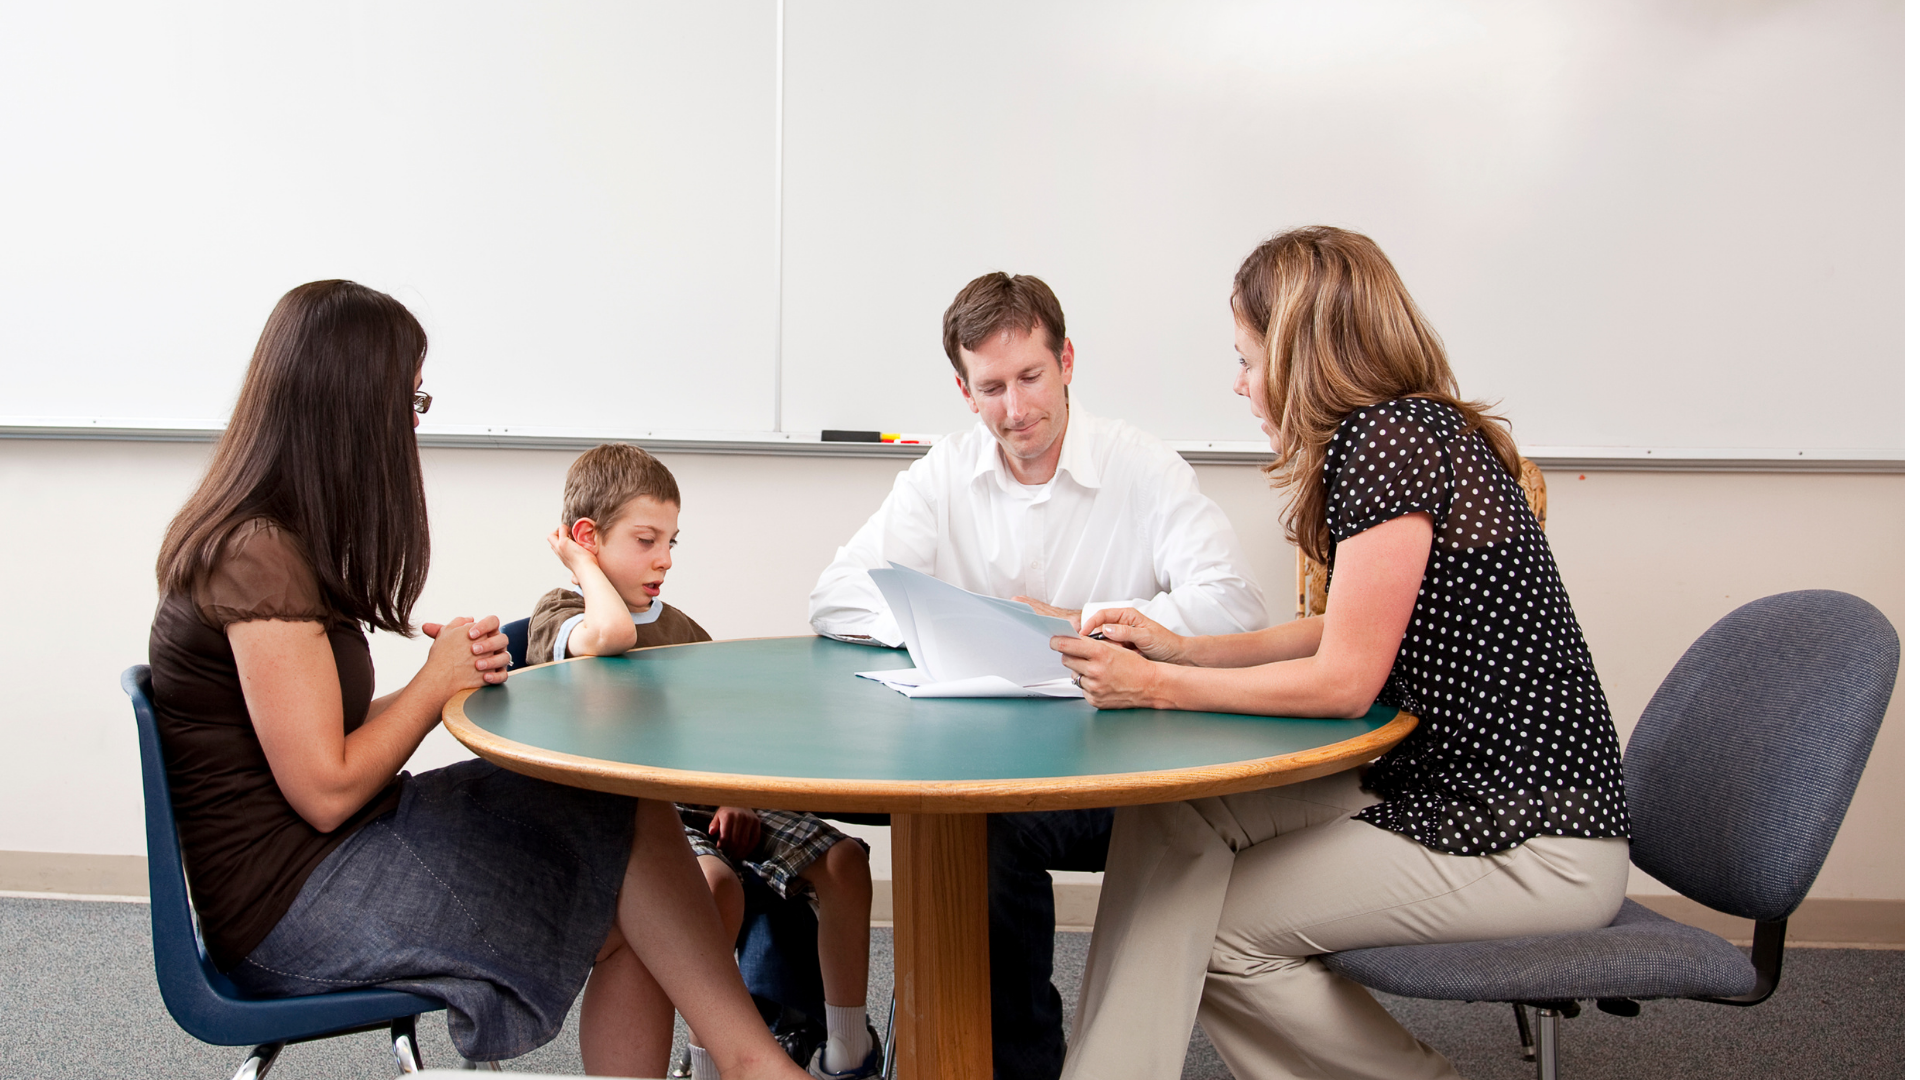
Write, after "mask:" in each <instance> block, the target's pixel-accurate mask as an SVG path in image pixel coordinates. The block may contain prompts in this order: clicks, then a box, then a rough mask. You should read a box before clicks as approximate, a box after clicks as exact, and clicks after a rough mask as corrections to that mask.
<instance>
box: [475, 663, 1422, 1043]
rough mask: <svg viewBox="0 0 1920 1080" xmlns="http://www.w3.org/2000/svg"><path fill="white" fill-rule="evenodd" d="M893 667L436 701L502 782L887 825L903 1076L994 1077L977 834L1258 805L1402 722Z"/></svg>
mask: <svg viewBox="0 0 1920 1080" xmlns="http://www.w3.org/2000/svg"><path fill="white" fill-rule="evenodd" d="M911 666H912V661H911V660H910V659H908V657H907V655H906V653H904V652H899V651H895V650H886V649H874V648H869V647H865V646H860V645H848V644H845V643H842V642H838V641H833V640H830V639H827V638H817V637H798V638H761V639H749V640H743V641H716V642H703V643H700V644H696V645H670V646H665V647H662V648H656V649H641V650H637V651H635V652H631V653H627V654H626V655H624V656H617V657H599V658H583V659H578V660H568V661H563V662H561V663H557V664H542V665H539V666H537V667H531V668H526V669H522V670H519V671H516V672H514V673H513V675H512V677H511V678H510V679H508V681H507V682H506V683H503V684H501V685H499V686H489V687H483V688H481V689H479V690H470V691H465V692H463V693H461V694H458V695H456V696H455V697H454V698H453V699H452V700H451V701H449V702H448V703H447V706H446V709H445V712H444V719H445V721H446V725H447V729H448V730H449V731H451V732H452V733H453V735H454V737H455V738H457V739H459V740H460V741H461V742H463V743H465V744H466V745H467V746H468V747H470V748H471V749H472V750H473V751H474V752H475V753H477V754H479V755H480V756H481V757H483V758H486V759H487V760H489V761H492V762H494V763H496V764H498V765H501V766H503V767H505V768H509V769H513V770H515V771H517V772H522V773H526V774H528V775H532V776H539V777H543V778H545V779H548V780H553V781H556V782H558V783H563V784H570V785H573V786H576V787H586V788H594V789H597V790H600V791H612V792H619V793H621V794H627V795H638V796H642V797H645V798H654V799H671V800H674V801H676V802H689V803H709V804H718V805H725V806H761V807H779V808H782V809H804V810H816V811H883V812H888V813H891V814H892V815H893V817H892V821H893V861H894V882H893V889H894V894H893V909H894V980H895V981H894V997H895V1000H896V1020H895V1033H896V1034H895V1054H896V1056H897V1060H898V1062H899V1073H898V1075H899V1076H900V1077H902V1078H903V1080H930V1078H934V1077H940V1078H948V1077H951V1078H956V1080H958V1078H969V1080H972V1078H979V1080H988V1078H990V1077H991V1076H992V1073H993V1065H992V1031H991V1021H990V1008H989V1005H990V1003H989V998H988V989H987V959H986V958H987V818H986V815H987V814H990V813H1001V812H1007V811H1019V810H1064V809H1075V808H1084V807H1097V806H1119V805H1125V804H1134V803H1155V802H1171V801H1175V800H1179V799H1191V798H1199V797H1202V796H1207V795H1224V794H1228V793H1231V792H1236V791H1251V790H1255V789H1258V788H1265V787H1274V786H1276V785H1279V784H1288V783H1294V782H1297V781H1301V780H1308V779H1312V778H1313V777H1316V776H1325V775H1327V774H1329V773H1335V772H1339V771H1341V770H1343V769H1348V768H1352V767H1353V766H1355V765H1358V764H1360V763H1362V762H1365V761H1369V760H1371V759H1373V758H1375V757H1378V756H1379V755H1380V754H1382V753H1384V752H1385V751H1386V750H1387V749H1389V748H1390V747H1392V746H1393V745H1394V744H1395V743H1397V742H1399V741H1400V740H1401V739H1403V738H1405V737H1406V735H1407V733H1408V732H1409V731H1411V730H1412V729H1413V726H1414V723H1415V720H1414V718H1413V717H1412V716H1409V715H1407V714H1406V713H1398V714H1396V713H1395V712H1394V711H1393V710H1391V709H1387V708H1383V707H1376V708H1375V709H1373V710H1372V711H1371V712H1369V713H1368V714H1367V715H1366V716H1365V717H1363V718H1361V719H1358V720H1305V719H1290V718H1284V717H1269V716H1241V715H1233V714H1225V713H1192V712H1176V711H1172V710H1151V709H1126V710H1111V711H1100V710H1096V709H1094V708H1093V707H1092V706H1090V705H1088V704H1087V703H1086V702H1085V701H1082V700H1080V699H1077V698H1074V699H1027V698H990V699H925V698H919V699H916V698H908V697H905V696H903V695H901V694H898V693H896V692H894V691H892V690H889V689H887V688H886V687H884V686H882V685H880V684H879V683H876V682H873V681H872V680H869V679H861V678H858V677H856V676H855V674H854V673H855V672H857V671H875V670H881V669H886V668H903V667H911Z"/></svg>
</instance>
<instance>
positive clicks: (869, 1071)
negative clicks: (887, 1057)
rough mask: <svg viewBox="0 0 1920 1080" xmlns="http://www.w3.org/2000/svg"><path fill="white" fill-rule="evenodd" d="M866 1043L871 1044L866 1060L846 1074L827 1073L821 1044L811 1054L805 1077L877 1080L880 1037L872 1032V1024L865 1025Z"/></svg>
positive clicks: (823, 1047) (825, 1054) (815, 1079)
mask: <svg viewBox="0 0 1920 1080" xmlns="http://www.w3.org/2000/svg"><path fill="white" fill-rule="evenodd" d="M867 1041H868V1042H869V1043H871V1044H872V1048H871V1049H869V1050H868V1051H867V1059H866V1060H865V1061H862V1062H861V1063H860V1064H858V1065H856V1066H854V1067H853V1068H851V1069H848V1070H847V1071H846V1072H829V1071H827V1046H826V1044H825V1043H821V1044H820V1049H818V1050H815V1051H814V1052H813V1060H811V1061H809V1062H807V1075H808V1076H811V1077H813V1078H814V1080H877V1078H878V1077H879V1075H880V1064H881V1062H880V1036H879V1035H878V1034H876V1033H875V1032H874V1030H873V1025H872V1024H868V1025H867Z"/></svg>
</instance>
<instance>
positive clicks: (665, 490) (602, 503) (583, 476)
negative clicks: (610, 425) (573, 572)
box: [560, 443, 680, 529]
mask: <svg viewBox="0 0 1920 1080" xmlns="http://www.w3.org/2000/svg"><path fill="white" fill-rule="evenodd" d="M642 495H644V496H646V497H647V498H649V499H652V500H654V501H655V502H663V503H672V504H673V505H675V506H679V505H680V485H679V484H676V483H674V480H673V474H672V473H670V472H668V471H667V467H666V466H665V465H662V464H660V459H659V458H657V457H654V456H653V455H652V454H649V453H647V452H646V451H645V450H642V449H640V448H639V447H637V446H634V445H632V444H631V443H601V444H600V445H599V446H596V447H594V448H593V449H591V450H589V451H587V452H586V453H584V454H581V455H580V456H579V457H578V458H575V459H574V462H573V465H572V467H571V468H569V469H568V470H567V490H566V495H565V496H564V497H563V499H562V505H561V511H560V524H561V525H562V526H564V527H566V528H568V529H571V528H573V523H574V522H576V521H579V520H580V519H581V518H589V519H591V520H592V521H593V523H594V524H595V525H598V526H600V527H601V528H605V527H606V526H608V525H611V524H613V518H614V517H615V516H616V515H617V514H619V513H620V508H621V507H623V506H625V505H627V503H628V502H629V501H631V500H633V499H636V498H639V497H640V496H642Z"/></svg>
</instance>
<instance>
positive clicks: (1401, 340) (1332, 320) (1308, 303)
mask: <svg viewBox="0 0 1920 1080" xmlns="http://www.w3.org/2000/svg"><path fill="white" fill-rule="evenodd" d="M1232 302H1233V314H1234V318H1236V319H1238V320H1239V321H1240V323H1241V325H1243V326H1245V327H1247V328H1248V329H1249V330H1252V331H1253V332H1255V333H1256V334H1259V335H1260V336H1261V337H1262V338H1264V339H1265V341H1266V346H1267V368H1266V384H1265V385H1263V386H1252V387H1248V391H1249V392H1251V393H1255V394H1261V395H1263V401H1264V404H1265V405H1266V412H1267V416H1268V417H1269V418H1270V420H1271V422H1272V424H1273V426H1274V430H1275V431H1277V432H1278V433H1279V440H1278V441H1279V449H1280V456H1279V458H1277V459H1276V460H1274V461H1273V462H1271V463H1269V464H1268V465H1266V466H1265V467H1264V468H1265V470H1266V473H1267V475H1268V476H1269V477H1270V478H1271V479H1272V481H1273V483H1274V486H1276V487H1282V488H1291V489H1292V491H1293V500H1292V503H1291V504H1290V505H1289V506H1288V508H1287V511H1286V514H1285V515H1284V517H1283V519H1282V520H1284V521H1285V522H1286V527H1287V538H1288V539H1289V540H1292V541H1293V543H1294V544H1295V545H1296V546H1298V547H1299V548H1300V549H1301V550H1303V551H1305V552H1306V553H1307V554H1308V556H1310V557H1312V558H1313V559H1315V560H1318V561H1319V562H1323V563H1324V562H1326V561H1327V548H1328V546H1329V539H1330V538H1329V536H1328V532H1327V491H1326V483H1325V480H1324V479H1323V478H1322V476H1321V475H1320V472H1321V467H1322V466H1323V465H1324V464H1325V462H1326V460H1327V445H1328V444H1329V443H1331V442H1332V441H1333V436H1334V432H1335V431H1337V430H1338V429H1339V427H1340V422H1341V421H1343V420H1345V419H1346V418H1347V417H1348V415H1350V414H1351V413H1352V412H1353V411H1354V410H1355V409H1361V408H1365V407H1367V406H1369V405H1378V404H1380V403H1381V402H1383V401H1392V400H1393V399H1395V398H1403V397H1420V398H1428V399H1430V400H1433V401H1439V402H1444V403H1446V404H1448V405H1451V406H1453V408H1454V409H1456V410H1458V411H1459V413H1460V415H1461V416H1462V417H1464V418H1465V420H1466V431H1468V432H1475V431H1477V432H1479V433H1480V437H1481V438H1483V439H1485V440H1486V441H1487V446H1488V447H1489V448H1490V449H1492V451H1493V455H1494V457H1496V458H1498V459H1499V461H1500V464H1501V466H1502V467H1504V468H1505V469H1506V470H1507V472H1508V473H1510V474H1512V475H1513V476H1514V477H1515V478H1516V479H1517V478H1518V477H1519V475H1520V451H1519V450H1518V449H1517V448H1515V446H1514V444H1513V436H1512V435H1510V434H1509V433H1508V432H1507V429H1506V428H1505V427H1503V426H1502V425H1504V424H1505V423H1506V420H1505V419H1504V418H1502V417H1499V416H1495V415H1493V413H1491V412H1490V411H1488V410H1489V407H1488V405H1487V404H1486V403H1485V402H1479V401H1467V400H1466V399H1464V398H1462V397H1461V396H1460V384H1459V383H1458V382H1456V381H1455V380H1454V377H1453V369H1452V368H1451V367H1449V366H1448V364H1447V350H1446V348H1445V347H1444V346H1443V345H1441V343H1440V335H1439V334H1437V333H1435V332H1434V329H1433V326H1432V325H1431V324H1429V323H1428V322H1427V318H1426V316H1425V315H1423V314H1421V312H1420V308H1419V307H1418V306H1416V305H1415V304H1414V302H1413V297H1412V295H1410V294H1409V293H1408V292H1407V287H1406V285H1405V284H1404V283H1402V282H1401V280H1400V275H1399V273H1397V272H1396V271H1395V270H1394V268H1393V264H1392V263H1391V262H1389V261H1387V256H1386V253H1385V252H1382V251H1381V250H1380V247H1379V245H1377V244H1375V243H1374V242H1373V241H1372V240H1370V239H1368V238H1367V237H1365V236H1362V235H1360V234H1359V233H1356V232H1349V231H1347V230H1346V229H1338V228H1334V227H1333V226H1330V225H1309V226H1307V227H1305V228H1300V229H1294V230H1292V231H1290V232H1284V233H1281V234H1279V235H1277V236H1275V237H1273V238H1271V239H1269V240H1267V241H1266V242H1265V243H1263V244H1261V245H1260V246H1259V247H1257V248H1254V249H1253V253H1252V254H1250V255H1248V256H1247V258H1246V261H1245V262H1243V263H1241V264H1240V271H1239V273H1237V274H1235V275H1234V276H1233V298H1232Z"/></svg>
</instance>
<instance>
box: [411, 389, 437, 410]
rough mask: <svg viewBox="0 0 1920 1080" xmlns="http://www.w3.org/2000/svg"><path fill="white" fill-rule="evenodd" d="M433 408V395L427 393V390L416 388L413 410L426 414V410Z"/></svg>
mask: <svg viewBox="0 0 1920 1080" xmlns="http://www.w3.org/2000/svg"><path fill="white" fill-rule="evenodd" d="M431 408H433V395H432V394H429V393H427V392H426V391H425V390H415V391H414V392H413V411H414V412H417V413H420V414H422V415H425V414H426V411H427V410H428V409H431Z"/></svg>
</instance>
